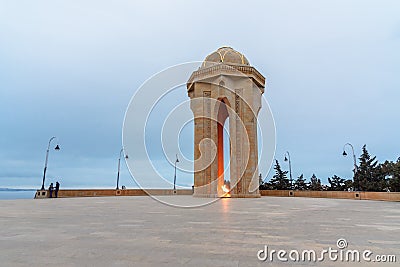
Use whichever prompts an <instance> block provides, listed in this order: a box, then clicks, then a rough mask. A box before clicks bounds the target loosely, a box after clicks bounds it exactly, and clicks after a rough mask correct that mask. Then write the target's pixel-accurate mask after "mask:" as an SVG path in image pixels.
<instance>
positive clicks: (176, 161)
mask: <svg viewBox="0 0 400 267" xmlns="http://www.w3.org/2000/svg"><path fill="white" fill-rule="evenodd" d="M178 162H179V159H178V154H176V160H175V175H174V193H176V163H178Z"/></svg>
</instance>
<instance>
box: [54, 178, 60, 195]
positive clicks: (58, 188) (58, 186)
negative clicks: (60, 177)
mask: <svg viewBox="0 0 400 267" xmlns="http://www.w3.org/2000/svg"><path fill="white" fill-rule="evenodd" d="M58 190H60V183H59V182H58V181H57V182H56V191H55V192H54V193H55V197H56V198H57V197H58Z"/></svg>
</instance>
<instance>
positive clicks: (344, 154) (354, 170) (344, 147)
mask: <svg viewBox="0 0 400 267" xmlns="http://www.w3.org/2000/svg"><path fill="white" fill-rule="evenodd" d="M346 146H350V147H351V152H352V153H353V160H354V169H353V173H354V177H353V184H354V183H355V181H354V179H355V177H356V172H357V170H358V167H357V161H356V154H354V147H353V145H352V144H350V143H346V144H344V146H343V154H342V155H343V157H346V156H347V153H346Z"/></svg>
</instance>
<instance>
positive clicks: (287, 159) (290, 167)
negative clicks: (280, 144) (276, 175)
mask: <svg viewBox="0 0 400 267" xmlns="http://www.w3.org/2000/svg"><path fill="white" fill-rule="evenodd" d="M285 161H289V175H290V189H293V179H292V162H291V160H290V154H289V151H286V153H285Z"/></svg>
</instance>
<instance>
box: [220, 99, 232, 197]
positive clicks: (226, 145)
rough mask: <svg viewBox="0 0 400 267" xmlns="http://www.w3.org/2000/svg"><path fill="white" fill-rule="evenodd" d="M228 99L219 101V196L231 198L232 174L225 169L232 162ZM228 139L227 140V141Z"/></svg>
mask: <svg viewBox="0 0 400 267" xmlns="http://www.w3.org/2000/svg"><path fill="white" fill-rule="evenodd" d="M227 105H229V103H227V100H226V99H224V98H223V99H219V107H218V115H217V136H218V138H217V142H218V146H217V160H218V164H217V166H218V196H219V197H230V191H231V187H230V185H231V183H230V173H229V171H227V172H226V173H225V169H227V168H228V167H229V165H230V164H229V162H230V153H231V146H230V138H229V134H228V133H229V127H230V126H229V119H228V118H229V113H228V108H227ZM225 139H226V140H225Z"/></svg>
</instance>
